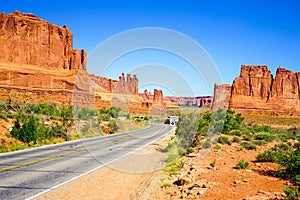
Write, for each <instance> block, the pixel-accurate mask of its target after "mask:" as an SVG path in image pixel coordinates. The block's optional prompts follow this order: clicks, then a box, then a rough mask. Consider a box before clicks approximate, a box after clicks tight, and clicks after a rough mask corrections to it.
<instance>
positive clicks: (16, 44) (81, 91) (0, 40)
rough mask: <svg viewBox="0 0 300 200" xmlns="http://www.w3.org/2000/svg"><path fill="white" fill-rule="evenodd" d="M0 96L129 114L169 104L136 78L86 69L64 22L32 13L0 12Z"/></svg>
mask: <svg viewBox="0 0 300 200" xmlns="http://www.w3.org/2000/svg"><path fill="white" fill-rule="evenodd" d="M0 44H1V45H0V99H2V100H8V99H10V100H13V101H21V102H60V103H74V104H75V105H82V106H89V107H94V108H101V107H110V106H119V107H121V108H122V109H126V110H127V111H129V112H131V113H136V114H138V113H143V112H148V111H149V109H150V108H151V106H152V105H158V106H161V107H163V108H165V107H166V106H168V104H170V105H174V104H173V102H171V101H169V100H168V99H166V103H165V102H164V98H163V94H162V91H161V90H157V89H155V90H154V94H153V95H151V94H150V93H148V94H147V92H144V93H142V94H139V93H138V78H137V76H136V75H133V76H131V75H130V74H127V75H126V76H125V75H124V73H123V74H122V75H121V76H120V77H119V80H113V79H109V78H105V77H100V76H96V75H93V74H89V73H88V72H87V68H86V59H87V56H86V51H85V50H79V49H73V36H72V33H71V32H70V30H69V29H68V28H67V26H66V25H64V26H63V27H60V26H57V25H54V24H51V23H49V22H47V21H45V20H42V19H40V18H38V17H37V16H35V15H33V14H24V13H21V12H19V11H14V12H13V13H12V14H5V13H1V14H0Z"/></svg>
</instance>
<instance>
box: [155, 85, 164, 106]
mask: <svg viewBox="0 0 300 200" xmlns="http://www.w3.org/2000/svg"><path fill="white" fill-rule="evenodd" d="M153 105H161V106H163V105H164V99H163V93H162V90H158V89H154V95H153Z"/></svg>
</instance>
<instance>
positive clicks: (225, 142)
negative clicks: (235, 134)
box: [217, 136, 232, 145]
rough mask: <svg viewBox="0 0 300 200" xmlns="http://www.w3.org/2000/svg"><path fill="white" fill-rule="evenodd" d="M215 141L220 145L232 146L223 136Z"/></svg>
mask: <svg viewBox="0 0 300 200" xmlns="http://www.w3.org/2000/svg"><path fill="white" fill-rule="evenodd" d="M217 141H218V143H220V144H228V145H231V144H232V142H231V141H230V139H229V138H228V137H225V136H220V137H219V138H218V140H217Z"/></svg>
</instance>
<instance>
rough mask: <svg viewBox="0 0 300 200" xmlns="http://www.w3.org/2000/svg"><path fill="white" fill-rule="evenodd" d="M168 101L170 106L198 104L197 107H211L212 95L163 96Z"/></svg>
mask: <svg viewBox="0 0 300 200" xmlns="http://www.w3.org/2000/svg"><path fill="white" fill-rule="evenodd" d="M165 99H168V101H169V102H170V106H175V105H186V106H198V107H211V104H212V99H213V97H212V96H200V97H165Z"/></svg>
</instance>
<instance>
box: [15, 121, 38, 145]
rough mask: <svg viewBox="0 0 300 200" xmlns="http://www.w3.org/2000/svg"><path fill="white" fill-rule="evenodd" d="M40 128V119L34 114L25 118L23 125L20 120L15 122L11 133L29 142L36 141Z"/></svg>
mask: <svg viewBox="0 0 300 200" xmlns="http://www.w3.org/2000/svg"><path fill="white" fill-rule="evenodd" d="M37 128H38V119H37V118H36V117H34V116H30V117H29V118H27V119H26V120H24V122H23V125H22V126H21V124H20V122H19V120H16V121H15V122H14V126H13V128H12V131H11V134H12V136H13V137H15V138H16V139H18V140H20V141H22V142H26V143H29V142H31V141H33V142H34V144H35V143H36V140H37V138H38V133H37Z"/></svg>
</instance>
